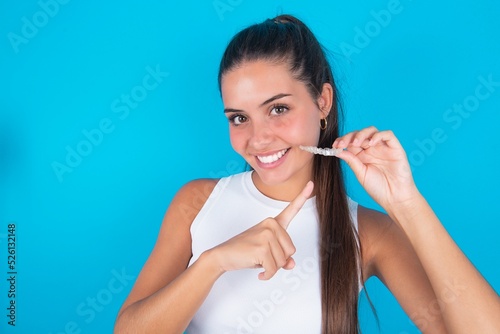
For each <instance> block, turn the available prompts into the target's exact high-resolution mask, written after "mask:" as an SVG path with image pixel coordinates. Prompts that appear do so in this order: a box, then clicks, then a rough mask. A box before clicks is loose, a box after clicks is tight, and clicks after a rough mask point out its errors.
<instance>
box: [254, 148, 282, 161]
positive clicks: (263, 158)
mask: <svg viewBox="0 0 500 334" xmlns="http://www.w3.org/2000/svg"><path fill="white" fill-rule="evenodd" d="M287 150H288V149H284V150H282V151H279V152H278V153H274V154H272V155H267V156H259V155H258V156H257V159H259V161H260V162H262V163H265V164H270V163H271V162H275V161H277V160H279V159H280V158H281V157H282V156H283V155H285V153H286V151H287Z"/></svg>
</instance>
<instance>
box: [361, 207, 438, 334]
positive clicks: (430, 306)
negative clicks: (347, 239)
mask: <svg viewBox="0 0 500 334" xmlns="http://www.w3.org/2000/svg"><path fill="white" fill-rule="evenodd" d="M358 223H359V233H360V241H361V246H362V252H363V268H364V270H363V272H364V274H365V275H364V276H365V281H366V280H367V279H368V278H369V277H371V276H372V275H373V276H377V278H379V279H380V280H381V281H382V282H383V283H384V285H385V286H386V287H387V288H388V289H389V290H390V291H391V292H392V294H393V295H394V296H395V297H396V299H397V300H398V302H399V304H400V305H401V307H402V308H403V310H404V311H405V312H406V314H407V315H408V317H410V319H411V320H412V321H413V322H414V323H415V325H416V326H417V327H418V328H419V329H420V330H421V331H422V332H423V333H426V334H427V333H447V330H446V327H445V324H444V320H443V317H442V314H441V311H440V309H439V307H437V308H436V304H437V303H438V302H437V300H438V299H437V297H436V294H435V293H434V290H433V288H432V285H431V283H430V282H429V279H428V278H427V275H426V273H425V270H424V269H423V267H422V264H421V263H420V261H419V259H418V257H417V254H415V251H414V249H413V247H412V245H411V243H410V241H409V240H408V238H407V237H406V235H405V233H404V232H403V230H401V228H400V227H399V226H398V225H397V224H396V223H394V222H393V221H392V220H391V218H390V217H389V216H387V215H386V214H383V213H381V212H378V211H375V210H371V209H367V208H364V207H362V206H359V207H358Z"/></svg>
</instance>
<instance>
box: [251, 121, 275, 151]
mask: <svg viewBox="0 0 500 334" xmlns="http://www.w3.org/2000/svg"><path fill="white" fill-rule="evenodd" d="M252 130H253V131H252V137H251V138H250V141H249V142H250V145H251V146H252V147H253V148H254V149H256V150H263V149H265V148H267V147H268V146H269V144H270V143H271V142H272V139H273V131H272V130H271V129H270V128H269V126H268V125H266V124H254V126H253V129H252Z"/></svg>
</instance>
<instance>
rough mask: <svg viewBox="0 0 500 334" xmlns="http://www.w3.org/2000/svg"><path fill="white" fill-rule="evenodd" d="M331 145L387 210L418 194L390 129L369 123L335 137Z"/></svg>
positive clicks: (401, 151) (403, 153)
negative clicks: (369, 124) (339, 150)
mask: <svg viewBox="0 0 500 334" xmlns="http://www.w3.org/2000/svg"><path fill="white" fill-rule="evenodd" d="M332 147H333V148H342V149H346V150H344V151H342V152H341V153H339V154H338V157H339V158H340V159H342V160H344V161H345V162H346V163H347V164H348V165H349V167H351V169H352V170H353V172H354V174H355V175H356V177H357V179H358V181H359V182H360V183H361V185H362V186H363V188H365V190H366V191H367V192H368V194H369V195H370V196H371V197H372V198H373V199H374V200H375V201H376V202H377V203H378V204H380V205H381V206H382V207H383V208H384V209H385V210H386V211H388V212H389V211H391V209H392V208H395V207H396V206H398V205H405V204H409V203H411V202H410V201H411V200H412V199H414V198H415V196H418V195H419V192H418V190H417V187H416V186H415V183H414V181H413V177H412V174H411V169H410V165H409V163H408V159H407V157H406V153H405V151H404V149H403V147H402V146H401V144H400V143H399V140H398V139H397V138H396V136H395V135H394V133H393V132H392V131H378V130H377V129H376V128H375V127H373V126H371V127H368V128H365V129H363V130H360V131H354V132H350V133H348V134H346V135H344V136H342V137H339V138H337V139H336V140H335V141H334V142H333V145H332Z"/></svg>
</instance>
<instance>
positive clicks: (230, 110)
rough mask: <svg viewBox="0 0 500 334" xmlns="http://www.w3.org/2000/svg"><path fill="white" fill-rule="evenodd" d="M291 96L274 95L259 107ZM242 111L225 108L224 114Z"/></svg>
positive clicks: (283, 94)
mask: <svg viewBox="0 0 500 334" xmlns="http://www.w3.org/2000/svg"><path fill="white" fill-rule="evenodd" d="M291 95H292V94H285V93H281V94H277V95H274V96H273V97H271V98H269V99H267V100H265V101H264V102H262V103H261V104H260V105H259V107H263V106H265V105H266V104H269V103H271V102H273V101H274V100H278V99H281V98H283V97H285V96H291ZM242 111H243V110H240V109H232V108H225V109H224V113H228V112H242Z"/></svg>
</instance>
